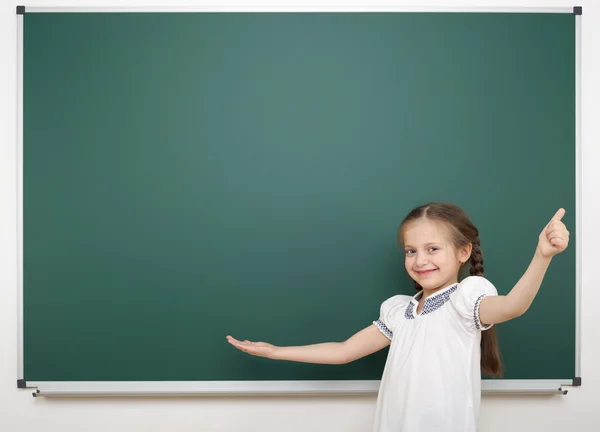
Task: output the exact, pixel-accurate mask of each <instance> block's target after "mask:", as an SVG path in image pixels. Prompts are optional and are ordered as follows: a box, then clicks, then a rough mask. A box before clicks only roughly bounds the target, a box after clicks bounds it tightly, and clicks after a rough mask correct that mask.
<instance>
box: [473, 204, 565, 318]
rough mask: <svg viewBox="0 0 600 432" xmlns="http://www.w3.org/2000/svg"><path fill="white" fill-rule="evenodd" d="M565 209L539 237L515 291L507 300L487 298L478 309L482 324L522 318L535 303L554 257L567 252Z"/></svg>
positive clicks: (501, 297) (504, 298)
mask: <svg viewBox="0 0 600 432" xmlns="http://www.w3.org/2000/svg"><path fill="white" fill-rule="evenodd" d="M564 215H565V210H564V209H562V208H561V209H559V210H558V211H557V212H556V214H555V215H554V216H553V217H552V219H551V220H550V222H549V223H548V224H547V225H546V226H545V227H544V229H543V230H542V232H541V233H540V235H539V241H538V245H537V248H536V250H535V254H534V256H533V259H532V260H531V263H530V264H529V267H528V268H527V270H526V271H525V273H524V274H523V276H521V279H519V281H518V282H517V284H516V285H515V286H514V288H513V289H512V290H511V291H510V292H509V293H508V294H507V295H505V296H488V297H485V298H484V299H483V300H482V301H481V304H480V305H479V319H480V321H481V323H482V324H497V323H501V322H504V321H508V320H511V319H513V318H516V317H518V316H521V315H523V314H524V313H525V312H526V311H527V309H529V306H530V305H531V303H532V302H533V299H534V298H535V296H536V294H537V292H538V290H539V288H540V285H541V284H542V280H543V279H544V276H545V274H546V270H547V269H548V266H549V265H550V262H551V261H552V257H553V256H554V255H556V254H558V253H560V252H562V251H564V250H565V249H566V248H567V245H568V244H569V231H567V227H566V226H565V224H564V223H563V222H562V221H561V219H562V218H563V216H564Z"/></svg>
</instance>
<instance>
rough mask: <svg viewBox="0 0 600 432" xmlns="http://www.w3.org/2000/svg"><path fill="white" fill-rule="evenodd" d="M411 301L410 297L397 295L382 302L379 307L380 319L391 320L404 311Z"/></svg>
mask: <svg viewBox="0 0 600 432" xmlns="http://www.w3.org/2000/svg"><path fill="white" fill-rule="evenodd" d="M411 299H412V297H411V296H407V295H402V294H398V295H395V296H392V297H390V298H388V299H386V300H384V301H383V302H382V303H381V307H380V318H382V319H384V320H387V319H389V318H391V317H392V316H394V315H395V314H396V313H397V312H398V311H400V310H404V309H405V308H406V306H407V305H408V304H409V303H410V300H411Z"/></svg>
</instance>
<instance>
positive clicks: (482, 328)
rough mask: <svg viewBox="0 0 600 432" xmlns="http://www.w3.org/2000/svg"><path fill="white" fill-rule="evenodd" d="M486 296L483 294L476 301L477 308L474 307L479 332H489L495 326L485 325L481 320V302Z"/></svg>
mask: <svg viewBox="0 0 600 432" xmlns="http://www.w3.org/2000/svg"><path fill="white" fill-rule="evenodd" d="M486 295H487V294H481V295H480V296H479V297H478V298H477V300H476V301H475V306H474V307H473V322H474V323H475V328H476V329H477V330H488V329H490V328H492V326H493V324H487V325H483V324H481V320H480V319H479V305H480V304H481V300H483V298H484V297H485V296H486Z"/></svg>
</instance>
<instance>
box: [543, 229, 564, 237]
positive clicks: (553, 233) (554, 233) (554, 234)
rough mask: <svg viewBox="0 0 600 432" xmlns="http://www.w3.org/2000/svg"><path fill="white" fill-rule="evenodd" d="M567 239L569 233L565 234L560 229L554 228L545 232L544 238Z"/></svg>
mask: <svg viewBox="0 0 600 432" xmlns="http://www.w3.org/2000/svg"><path fill="white" fill-rule="evenodd" d="M558 236H560V237H568V236H569V233H568V232H567V230H565V229H562V228H554V229H552V228H551V229H550V231H548V232H546V237H548V238H552V237H558Z"/></svg>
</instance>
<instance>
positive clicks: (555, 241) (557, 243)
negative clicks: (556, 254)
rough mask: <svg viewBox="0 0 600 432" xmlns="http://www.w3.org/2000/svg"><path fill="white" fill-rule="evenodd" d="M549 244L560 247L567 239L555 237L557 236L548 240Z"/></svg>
mask: <svg viewBox="0 0 600 432" xmlns="http://www.w3.org/2000/svg"><path fill="white" fill-rule="evenodd" d="M550 244H551V245H552V246H555V247H557V248H561V247H564V246H566V245H567V241H566V240H565V239H562V238H558V237H557V238H553V239H552V240H550Z"/></svg>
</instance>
